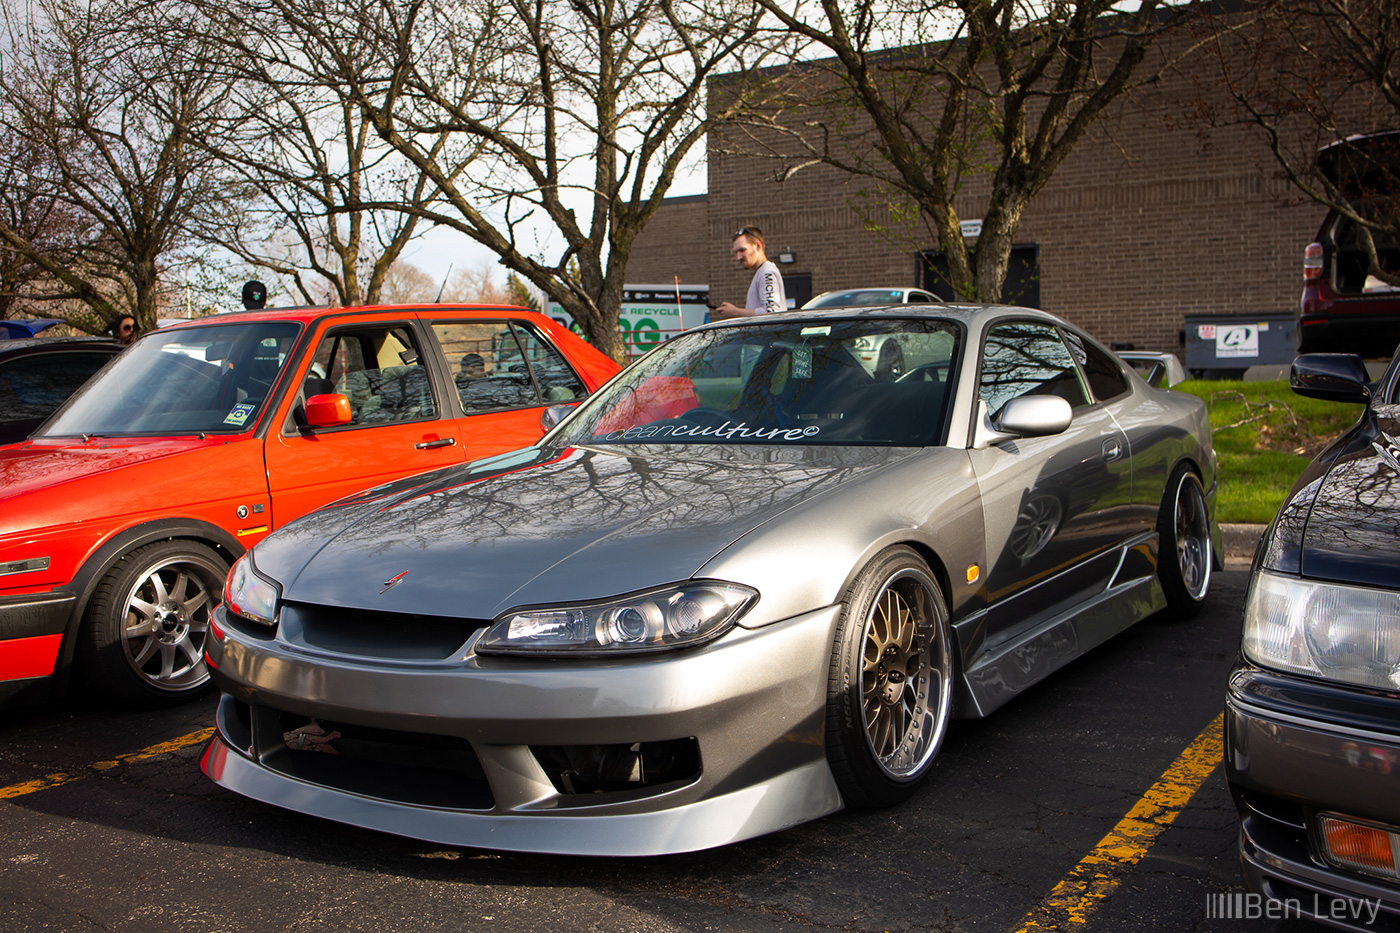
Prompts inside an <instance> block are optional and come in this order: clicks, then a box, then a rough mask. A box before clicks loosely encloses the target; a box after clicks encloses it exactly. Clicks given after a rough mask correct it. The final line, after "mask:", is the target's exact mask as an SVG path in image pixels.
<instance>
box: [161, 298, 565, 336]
mask: <svg viewBox="0 0 1400 933" xmlns="http://www.w3.org/2000/svg"><path fill="white" fill-rule="evenodd" d="M396 311H397V312H404V311H411V312H414V313H418V312H425V311H427V312H434V313H442V314H455V313H459V312H462V311H468V312H472V313H474V314H480V315H481V316H483V317H487V316H498V315H501V314H507V315H510V316H513V317H514V316H521V315H530V314H538V313H539V312H537V311H532V310H531V309H530V308H521V307H517V306H512V305H489V304H459V303H452V304H445V303H444V304H401V305H350V306H346V307H331V306H328V305H315V306H304V307H293V308H259V309H257V310H255V311H245V310H236V311H220V312H218V313H216V314H210V315H207V316H205V317H197V318H190V319H189V320H187V321H177V322H175V323H173V324H166V325H165V326H164V327H162V328H160V329H161V330H163V331H169V330H176V329H180V330H183V329H185V328H187V327H200V326H204V325H208V324H225V323H236V322H239V321H292V322H296V323H300V324H310V323H312V322H314V321H319V320H321V319H323V318H327V317H339V316H342V315H351V314H390V313H393V312H396Z"/></svg>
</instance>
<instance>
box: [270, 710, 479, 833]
mask: <svg viewBox="0 0 1400 933" xmlns="http://www.w3.org/2000/svg"><path fill="white" fill-rule="evenodd" d="M269 712H274V714H275V715H276V716H277V724H276V726H275V730H276V731H275V732H272V730H269V732H272V735H275V736H280V742H279V741H272V742H269V743H268V745H269V746H270V747H267V748H260V749H259V752H260V756H259V757H260V758H261V760H262V763H263V764H264V765H265V766H266V767H268V768H270V769H272V770H274V771H278V772H281V773H282V774H285V775H287V776H289V777H294V778H297V779H299V780H302V781H307V782H308V783H311V784H319V785H322V786H325V787H333V788H336V789H337V790H342V791H346V792H348V793H352V794H360V795H362V796H366V797H377V798H379V799H381V800H389V801H393V802H395V803H403V804H409V805H412V806H423V807H442V808H446V809H453V810H489V809H490V808H491V806H492V804H493V802H494V801H493V798H492V796H491V787H490V785H489V784H487V782H486V776H485V774H484V773H483V772H482V769H481V762H480V760H478V759H477V757H476V752H475V751H474V750H473V749H472V747H471V743H470V742H468V741H467V740H466V739H463V738H459V737H458V736H451V735H429V734H426V733H420V732H401V731H398V730H394V729H376V728H373V727H370V726H362V725H356V724H354V723H343V722H333V721H330V720H325V719H312V718H309V717H306V716H298V715H294V714H291V713H285V712H284V713H275V711H269Z"/></svg>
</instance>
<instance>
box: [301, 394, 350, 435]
mask: <svg viewBox="0 0 1400 933" xmlns="http://www.w3.org/2000/svg"><path fill="white" fill-rule="evenodd" d="M351 417H352V416H351V413H350V400H349V399H348V398H346V397H345V396H343V395H337V394H335V393H330V394H327V395H313V396H311V397H310V398H309V399H307V400H306V426H307V427H308V428H334V427H337V426H338V425H342V424H349V423H350V420H351Z"/></svg>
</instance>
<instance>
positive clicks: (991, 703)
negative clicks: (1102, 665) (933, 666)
mask: <svg viewBox="0 0 1400 933" xmlns="http://www.w3.org/2000/svg"><path fill="white" fill-rule="evenodd" d="M1148 538H1149V540H1139V541H1137V542H1135V543H1133V544H1129V545H1126V546H1124V547H1123V548H1122V549H1121V550H1120V551H1119V554H1118V566H1117V569H1116V570H1115V571H1114V573H1113V574H1112V575H1111V576H1110V578H1109V582H1108V585H1107V586H1106V587H1105V588H1104V589H1103V590H1101V591H1099V592H1097V593H1095V594H1093V595H1091V596H1090V597H1089V598H1087V599H1085V600H1083V601H1081V602H1080V603H1078V604H1076V605H1074V606H1072V607H1070V608H1068V609H1065V610H1063V611H1062V612H1060V613H1058V614H1056V615H1054V616H1052V617H1050V618H1048V619H1046V620H1044V621H1042V622H1041V623H1040V624H1038V625H1034V626H1032V627H1030V628H1028V629H1027V630H1026V631H1025V632H1023V633H1022V634H1021V635H1020V636H1019V637H1017V638H1015V639H1012V640H1009V641H1006V642H1003V643H1001V644H998V645H997V646H995V647H994V648H991V649H988V650H987V651H985V652H983V653H982V654H980V655H978V656H977V657H976V658H974V659H973V660H972V661H971V663H968V664H966V665H964V666H963V669H962V670H961V671H960V672H959V677H960V679H961V680H962V690H961V693H962V697H961V700H962V702H961V703H960V704H959V706H958V715H959V716H963V717H969V718H980V717H983V716H987V715H989V714H990V713H991V712H992V711H993V710H995V709H997V708H998V707H1000V706H1002V705H1003V704H1004V703H1006V702H1007V701H1009V700H1010V699H1011V698H1012V697H1014V696H1016V695H1017V694H1019V693H1020V692H1021V691H1023V690H1025V689H1026V688H1028V687H1030V686H1031V685H1032V684H1035V683H1036V682H1038V681H1040V680H1042V679H1044V678H1045V677H1048V676H1049V675H1050V674H1052V673H1054V672H1055V671H1057V670H1059V669H1060V668H1062V667H1064V666H1065V665H1066V664H1068V663H1069V662H1070V661H1073V660H1074V659H1075V658H1077V657H1079V656H1080V655H1082V654H1084V653H1085V652H1087V651H1089V650H1091V649H1092V648H1094V647H1096V646H1098V645H1101V644H1103V643H1104V642H1105V641H1107V640H1108V639H1110V638H1112V637H1113V636H1114V635H1117V634H1118V633H1119V632H1121V631H1123V630H1124V629H1126V628H1128V627H1129V626H1131V625H1132V624H1133V623H1135V622H1138V621H1140V620H1142V619H1145V618H1146V617H1147V616H1150V615H1152V614H1153V613H1154V612H1157V611H1159V610H1161V609H1164V608H1166V605H1167V599H1166V595H1165V594H1164V593H1163V592H1162V585H1161V583H1159V582H1158V580H1157V574H1156V565H1157V561H1156V544H1157V541H1156V538H1157V536H1156V534H1155V533H1153V534H1152V535H1150V536H1148ZM1054 582H1055V581H1054V580H1050V581H1047V583H1048V584H1049V585H1051V586H1053V585H1054ZM979 615H980V614H979ZM980 621H981V620H980V619H979V618H978V617H972V618H969V619H966V620H964V621H963V622H960V623H959V624H958V626H957V628H958V629H959V630H962V631H975V630H976V629H977V627H978V626H979V625H980Z"/></svg>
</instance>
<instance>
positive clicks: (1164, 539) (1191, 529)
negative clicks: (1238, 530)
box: [1157, 463, 1213, 619]
mask: <svg viewBox="0 0 1400 933" xmlns="http://www.w3.org/2000/svg"><path fill="white" fill-rule="evenodd" d="M1157 535H1158V542H1159V543H1158V550H1157V579H1158V580H1159V581H1161V584H1162V590H1163V592H1164V593H1166V596H1167V614H1168V615H1169V616H1170V617H1172V618H1178V619H1186V618H1190V617H1191V616H1193V615H1195V614H1196V612H1197V611H1198V610H1199V609H1200V608H1201V605H1202V604H1203V603H1204V602H1205V601H1206V596H1207V594H1208V593H1209V592H1210V571H1211V562H1212V558H1213V555H1212V553H1211V542H1210V515H1209V513H1207V512H1206V497H1205V492H1204V490H1203V489H1202V488H1201V480H1200V478H1199V477H1198V476H1196V474H1195V473H1194V472H1193V471H1192V470H1191V468H1190V467H1189V466H1187V465H1186V464H1184V463H1183V464H1179V465H1178V466H1177V468H1176V469H1175V470H1173V471H1172V476H1171V480H1170V481H1168V483H1167V489H1166V492H1164V493H1163V494H1162V507H1161V510H1160V511H1159V512H1158V513H1157Z"/></svg>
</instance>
